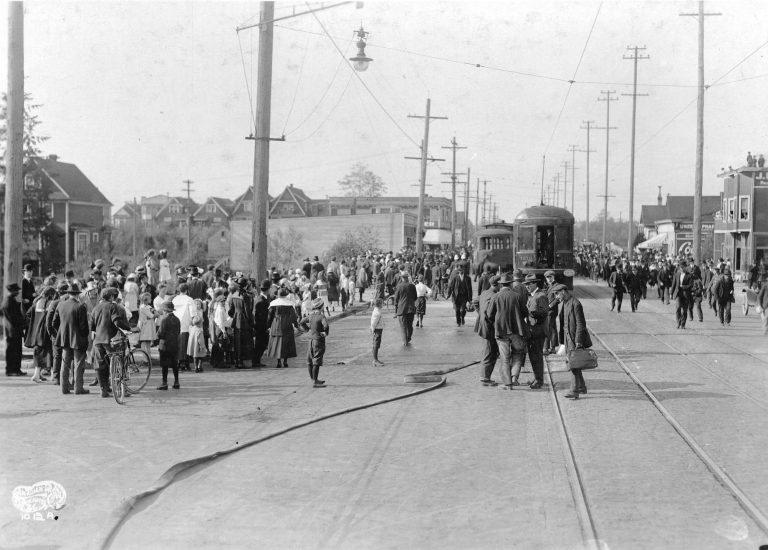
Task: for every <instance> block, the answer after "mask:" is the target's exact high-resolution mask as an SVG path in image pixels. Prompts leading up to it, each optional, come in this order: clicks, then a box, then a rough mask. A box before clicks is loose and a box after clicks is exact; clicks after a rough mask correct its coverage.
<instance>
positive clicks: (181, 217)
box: [155, 197, 199, 227]
mask: <svg viewBox="0 0 768 550" xmlns="http://www.w3.org/2000/svg"><path fill="white" fill-rule="evenodd" d="M198 206H199V205H198V204H197V203H196V202H195V201H193V200H192V199H188V198H186V197H168V202H166V203H165V204H164V205H163V206H161V207H160V209H159V210H158V211H157V213H156V214H155V223H156V224H157V225H160V226H170V227H175V226H178V227H184V226H186V224H187V218H188V217H189V216H191V215H192V213H193V212H195V210H197V208H198Z"/></svg>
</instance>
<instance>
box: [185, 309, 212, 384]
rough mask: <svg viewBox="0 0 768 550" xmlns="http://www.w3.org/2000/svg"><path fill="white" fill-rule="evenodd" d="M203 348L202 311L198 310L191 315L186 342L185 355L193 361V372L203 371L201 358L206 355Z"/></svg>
mask: <svg viewBox="0 0 768 550" xmlns="http://www.w3.org/2000/svg"><path fill="white" fill-rule="evenodd" d="M207 351H208V350H207V349H206V348H205V335H204V334H203V313H202V312H201V311H198V312H197V313H196V314H195V315H194V316H193V317H192V324H191V325H190V327H189V341H188V342H187V355H188V356H189V357H192V359H194V361H195V372H203V359H205V356H206V355H207Z"/></svg>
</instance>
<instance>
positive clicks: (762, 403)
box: [579, 286, 768, 410]
mask: <svg viewBox="0 0 768 550" xmlns="http://www.w3.org/2000/svg"><path fill="white" fill-rule="evenodd" d="M579 290H580V291H581V292H583V293H584V294H587V295H588V296H589V297H591V298H593V299H596V300H605V299H606V298H604V297H601V296H598V295H597V294H595V293H593V292H591V291H590V290H587V289H585V288H584V287H583V286H581V287H579ZM623 320H624V321H626V322H628V323H630V324H631V325H633V326H635V327H637V328H638V329H640V330H641V331H642V334H645V335H646V336H650V337H652V338H654V339H656V340H658V341H659V342H661V343H662V344H663V345H664V346H666V347H668V348H669V349H671V350H672V351H673V352H675V355H678V356H680V357H683V358H685V359H686V360H687V361H688V362H690V363H691V364H693V365H694V366H695V367H698V368H699V369H701V370H703V371H705V372H707V373H708V374H710V375H711V376H713V377H715V378H717V379H718V380H720V381H721V382H722V383H723V384H724V385H725V386H727V387H728V388H730V389H731V390H733V391H734V392H735V393H737V394H739V395H740V396H742V397H744V398H746V399H747V400H749V401H751V402H752V403H754V404H755V405H757V406H758V407H760V408H761V409H763V410H768V401H766V400H764V399H760V398H758V397H755V396H753V395H751V394H749V393H747V392H745V391H744V390H742V389H741V388H739V387H738V386H736V385H734V384H733V383H732V382H731V381H730V380H729V379H728V378H726V377H725V376H723V375H721V374H720V373H718V372H716V371H714V370H712V369H711V368H710V367H708V366H707V365H705V364H704V363H702V362H701V361H699V360H698V359H696V358H695V357H694V355H703V353H696V354H690V353H687V352H684V351H682V350H680V349H678V348H676V347H675V346H673V345H672V344H670V343H669V342H666V341H665V340H664V339H662V338H661V336H659V335H658V334H655V333H653V332H650V331H648V330H647V329H646V328H645V327H642V326H641V325H640V324H639V323H637V322H636V321H633V320H632V318H631V317H630V316H625V317H623ZM590 332H592V331H591V330H590ZM610 334H611V335H613V334H614V333H610ZM617 334H623V333H617ZM632 334H634V335H637V332H633V333H632ZM692 334H693V335H695V333H692ZM664 335H665V336H666V334H664ZM715 340H716V341H717V342H720V341H719V340H717V339H715ZM727 345H728V347H731V348H733V349H736V350H738V351H740V352H742V350H739V348H737V347H735V346H734V345H732V344H727ZM606 349H609V350H610V349H611V348H608V347H607V346H606ZM611 353H612V354H613V355H615V356H616V357H618V354H614V353H613V352H612V351H611ZM742 353H744V354H745V355H750V356H752V354H750V353H747V352H742ZM707 354H709V355H727V354H725V353H722V354H717V353H713V352H711V353H710V352H708V353H707ZM761 362H765V361H763V360H762V359H761Z"/></svg>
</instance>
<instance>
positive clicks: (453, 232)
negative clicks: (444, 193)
mask: <svg viewBox="0 0 768 550" xmlns="http://www.w3.org/2000/svg"><path fill="white" fill-rule="evenodd" d="M442 149H452V150H453V167H452V168H451V184H452V185H451V187H452V193H451V197H452V198H451V204H452V206H451V208H452V210H453V214H452V215H451V248H452V249H455V248H456V176H457V174H456V150H457V149H466V147H459V144H458V143H457V142H456V136H453V139H452V140H451V145H450V147H442Z"/></svg>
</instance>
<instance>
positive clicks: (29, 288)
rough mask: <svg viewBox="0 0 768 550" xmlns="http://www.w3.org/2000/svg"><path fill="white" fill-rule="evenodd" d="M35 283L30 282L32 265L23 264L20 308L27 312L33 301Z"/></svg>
mask: <svg viewBox="0 0 768 550" xmlns="http://www.w3.org/2000/svg"><path fill="white" fill-rule="evenodd" d="M35 294H36V292H35V282H34V281H33V280H32V264H24V278H23V279H22V280H21V308H22V310H23V311H27V310H28V309H29V306H31V305H32V302H33V301H34V300H35Z"/></svg>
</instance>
